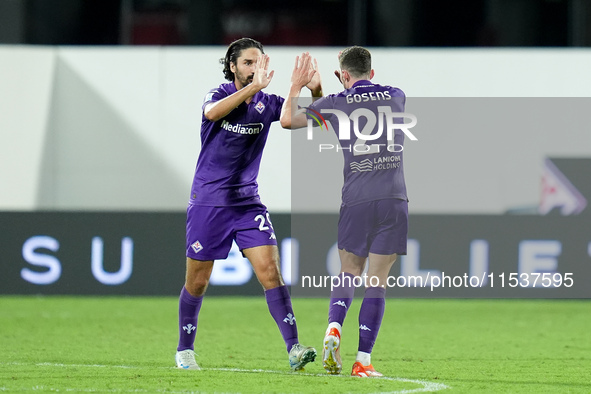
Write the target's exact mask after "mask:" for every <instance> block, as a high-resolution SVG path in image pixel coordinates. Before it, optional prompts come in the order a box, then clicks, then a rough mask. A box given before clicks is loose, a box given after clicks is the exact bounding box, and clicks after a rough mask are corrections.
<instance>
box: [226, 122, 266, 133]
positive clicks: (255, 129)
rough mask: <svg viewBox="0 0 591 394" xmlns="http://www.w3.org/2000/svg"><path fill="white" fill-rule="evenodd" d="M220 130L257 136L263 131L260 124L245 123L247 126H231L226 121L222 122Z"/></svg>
mask: <svg viewBox="0 0 591 394" xmlns="http://www.w3.org/2000/svg"><path fill="white" fill-rule="evenodd" d="M221 127H222V129H224V130H228V131H231V132H233V133H237V134H259V133H260V132H261V130H263V124H262V123H247V124H241V123H238V124H235V125H234V124H232V123H230V122H228V121H227V120H224V121H223V122H222V126H221Z"/></svg>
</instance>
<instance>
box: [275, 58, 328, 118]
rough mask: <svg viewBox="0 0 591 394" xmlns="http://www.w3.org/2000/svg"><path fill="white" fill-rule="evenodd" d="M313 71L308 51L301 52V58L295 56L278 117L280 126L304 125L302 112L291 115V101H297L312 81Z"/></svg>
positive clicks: (314, 71) (304, 116)
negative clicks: (288, 85) (287, 89)
mask: <svg viewBox="0 0 591 394" xmlns="http://www.w3.org/2000/svg"><path fill="white" fill-rule="evenodd" d="M315 73H316V70H315V69H314V67H312V57H311V56H310V54H309V53H308V52H306V53H302V56H301V58H300V56H296V61H295V67H294V69H293V72H292V74H291V85H290V87H289V94H288V95H287V98H286V99H285V101H284V102H283V106H282V107H281V115H280V117H279V121H280V123H281V127H283V128H285V129H299V128H301V127H305V126H306V124H307V119H306V115H305V114H303V113H301V114H299V115H292V113H293V112H292V107H293V103H294V102H296V101H297V100H296V99H297V98H298V97H300V93H301V91H302V89H303V88H304V86H306V85H308V84H309V83H310V82H312V78H313V77H314V74H315ZM318 80H319V79H318ZM320 92H322V88H320ZM313 93H314V92H313Z"/></svg>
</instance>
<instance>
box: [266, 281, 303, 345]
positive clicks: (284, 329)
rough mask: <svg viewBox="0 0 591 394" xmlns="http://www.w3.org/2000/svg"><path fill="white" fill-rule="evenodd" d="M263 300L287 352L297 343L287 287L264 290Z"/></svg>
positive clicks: (295, 325)
mask: <svg viewBox="0 0 591 394" xmlns="http://www.w3.org/2000/svg"><path fill="white" fill-rule="evenodd" d="M265 298H266V300H267V306H268V307H269V312H271V316H273V319H275V323H277V326H278V327H279V331H280V332H281V336H282V337H283V341H284V342H285V346H286V347H287V351H288V352H289V351H290V350H291V347H292V346H293V345H295V344H296V343H298V326H297V324H296V319H295V316H294V315H293V309H292V307H291V297H290V296H289V292H288V291H287V286H285V285H284V286H279V287H275V288H274V289H269V290H265Z"/></svg>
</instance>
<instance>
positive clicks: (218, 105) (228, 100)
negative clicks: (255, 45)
mask: <svg viewBox="0 0 591 394" xmlns="http://www.w3.org/2000/svg"><path fill="white" fill-rule="evenodd" d="M268 69H269V55H267V54H263V55H262V56H259V57H258V58H257V62H256V67H255V72H254V75H253V80H252V82H251V83H250V84H248V85H246V86H245V87H243V88H242V89H240V90H238V91H236V92H235V93H232V94H231V95H229V96H226V97H224V98H223V99H221V100H219V101H215V102H212V103H210V104H207V105H206V106H205V108H203V115H204V116H205V117H206V118H207V119H209V120H211V121H212V122H217V121H218V120H220V119H223V118H224V117H225V116H226V115H228V114H229V113H230V112H232V110H233V109H234V108H236V107H237V106H239V105H240V104H241V103H242V102H244V101H246V100H248V99H249V98H251V97H252V96H254V95H255V94H256V93H257V92H259V91H260V90H263V89H264V88H266V87H267V86H268V85H269V83H271V79H273V74H274V73H275V71H271V72H270V73H267V71H268Z"/></svg>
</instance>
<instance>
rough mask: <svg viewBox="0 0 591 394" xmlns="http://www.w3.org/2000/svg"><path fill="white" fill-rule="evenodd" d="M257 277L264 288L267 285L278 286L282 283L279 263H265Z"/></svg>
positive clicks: (273, 261)
mask: <svg viewBox="0 0 591 394" xmlns="http://www.w3.org/2000/svg"><path fill="white" fill-rule="evenodd" d="M257 276H258V278H259V281H260V282H261V283H262V284H263V286H265V284H266V283H269V284H273V285H276V284H277V283H279V282H280V281H281V274H280V273H279V262H278V261H277V260H276V259H269V260H267V261H265V263H263V264H261V265H260V268H259V270H258V272H257ZM265 287H266V286H265Z"/></svg>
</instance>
